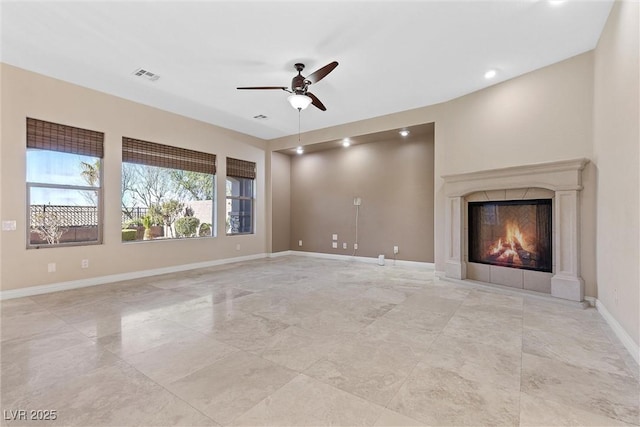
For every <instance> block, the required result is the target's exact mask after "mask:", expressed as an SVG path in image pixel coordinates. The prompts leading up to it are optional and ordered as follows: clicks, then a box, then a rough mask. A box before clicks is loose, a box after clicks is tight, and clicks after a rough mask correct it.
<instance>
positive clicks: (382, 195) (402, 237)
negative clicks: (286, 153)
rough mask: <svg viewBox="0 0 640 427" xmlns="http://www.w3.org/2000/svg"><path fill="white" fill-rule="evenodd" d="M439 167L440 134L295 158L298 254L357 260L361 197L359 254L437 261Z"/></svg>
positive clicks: (293, 224) (293, 197)
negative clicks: (436, 181)
mask: <svg viewBox="0 0 640 427" xmlns="http://www.w3.org/2000/svg"><path fill="white" fill-rule="evenodd" d="M433 165H434V158H433V133H432V132H431V133H429V135H427V136H423V137H420V138H418V137H416V138H411V135H410V137H409V138H408V139H407V140H398V139H394V140H389V141H381V142H372V143H367V144H361V145H355V146H352V147H349V148H342V147H340V148H335V149H331V150H326V151H320V152H315V153H309V154H305V155H303V156H294V157H293V158H292V160H291V248H292V249H295V250H302V251H311V252H323V253H334V254H343V255H351V254H353V244H354V243H355V232H356V228H355V225H356V222H355V214H356V208H355V206H354V205H353V199H354V197H360V198H361V200H362V205H361V206H360V209H359V214H358V250H357V252H356V255H358V256H365V257H377V256H378V255H379V254H384V255H385V256H386V257H387V258H393V247H394V246H398V247H399V253H398V255H397V259H401V260H409V261H422V262H433V248H434V247H433V215H434V208H433V201H434V198H433V173H434V171H433ZM333 234H337V235H338V249H333V248H332V235H333ZM299 240H302V241H303V245H302V247H300V246H298V241H299ZM343 243H347V249H343Z"/></svg>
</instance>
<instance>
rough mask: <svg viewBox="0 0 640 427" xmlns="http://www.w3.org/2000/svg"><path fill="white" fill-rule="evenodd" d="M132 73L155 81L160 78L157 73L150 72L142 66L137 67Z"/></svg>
mask: <svg viewBox="0 0 640 427" xmlns="http://www.w3.org/2000/svg"><path fill="white" fill-rule="evenodd" d="M133 75H134V76H137V77H144V78H145V79H147V80H150V81H152V82H155V81H156V80H158V79H159V78H160V76H159V75H157V74H155V73H152V72H151V71H149V70H145V69H144V68H138V69H137V70H135V71H134V72H133Z"/></svg>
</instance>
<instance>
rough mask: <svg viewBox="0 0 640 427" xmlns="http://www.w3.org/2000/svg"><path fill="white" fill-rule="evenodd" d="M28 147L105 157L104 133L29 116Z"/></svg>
mask: <svg viewBox="0 0 640 427" xmlns="http://www.w3.org/2000/svg"><path fill="white" fill-rule="evenodd" d="M27 148H38V149H41V150H50V151H60V152H63V153H73V154H81V155H84V156H93V157H100V158H102V157H104V133H102V132H96V131H93V130H87V129H81V128H76V127H73V126H67V125H60V124H57V123H51V122H45V121H44V120H38V119H32V118H30V117H27Z"/></svg>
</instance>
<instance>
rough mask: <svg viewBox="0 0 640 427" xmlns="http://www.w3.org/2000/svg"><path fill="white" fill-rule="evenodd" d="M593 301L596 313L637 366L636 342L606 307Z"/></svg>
mask: <svg viewBox="0 0 640 427" xmlns="http://www.w3.org/2000/svg"><path fill="white" fill-rule="evenodd" d="M592 299H593V300H595V306H596V309H598V313H600V315H601V316H602V317H603V318H604V320H605V321H606V322H607V324H608V325H609V327H610V328H611V329H612V330H613V332H614V333H615V334H616V336H617V337H618V339H619V340H620V342H621V343H622V345H624V347H625V348H626V349H627V351H628V352H629V353H631V357H633V359H634V360H635V361H636V363H637V364H639V365H640V346H638V344H636V342H635V341H634V340H633V338H631V336H630V335H629V334H628V333H627V331H625V330H624V328H623V327H622V325H620V323H618V321H617V320H616V319H615V317H613V316H612V315H611V313H609V310H607V307H605V306H604V304H602V303H601V302H600V300H598V299H597V298H592Z"/></svg>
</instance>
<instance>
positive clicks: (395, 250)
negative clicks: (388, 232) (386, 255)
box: [393, 246, 400, 255]
mask: <svg viewBox="0 0 640 427" xmlns="http://www.w3.org/2000/svg"><path fill="white" fill-rule="evenodd" d="M398 252H400V251H399V250H398V247H397V246H394V247H393V254H394V255H396V254H397V253H398Z"/></svg>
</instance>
